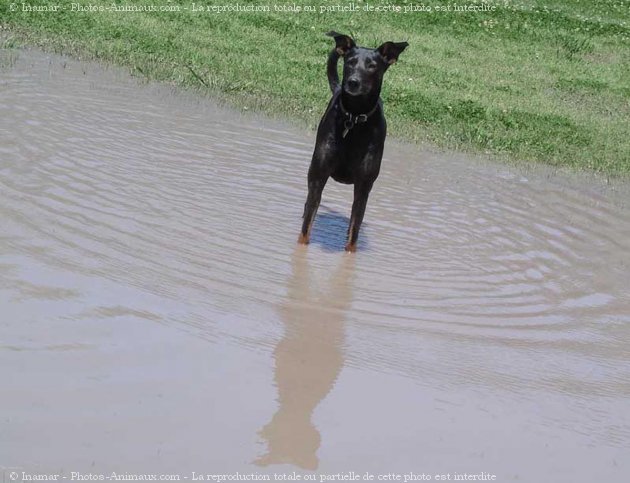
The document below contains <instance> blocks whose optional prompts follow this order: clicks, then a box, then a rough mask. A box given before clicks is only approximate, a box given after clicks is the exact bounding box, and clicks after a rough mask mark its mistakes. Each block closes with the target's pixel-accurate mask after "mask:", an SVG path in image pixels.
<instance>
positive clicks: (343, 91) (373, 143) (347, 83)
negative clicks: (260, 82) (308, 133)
mask: <svg viewBox="0 0 630 483" xmlns="http://www.w3.org/2000/svg"><path fill="white" fill-rule="evenodd" d="M327 35H329V36H331V37H334V39H335V43H336V46H335V48H334V49H333V50H332V51H331V53H330V55H329V57H328V69H327V73H328V83H329V84H330V90H331V91H332V98H331V99H330V102H329V103H328V108H327V109H326V112H325V113H324V115H323V117H322V119H321V121H320V123H319V128H318V129H317V139H316V142H315V150H314V152H313V159H312V160H311V166H310V168H309V170H308V196H307V198H306V203H305V205H304V215H303V218H304V220H303V223H302V231H301V233H300V237H299V239H298V242H299V243H304V244H306V243H308V242H309V239H310V232H311V227H312V226H313V220H314V219H315V214H316V213H317V208H318V207H319V202H320V200H321V197H322V191H323V190H324V186H325V185H326V181H328V178H329V177H332V178H333V179H334V180H335V181H338V182H340V183H346V184H353V185H354V202H353V204H352V214H351V217H350V226H349V227H348V240H347V243H346V250H347V251H351V252H353V251H355V250H356V244H357V239H358V237H359V229H360V228H361V222H362V221H363V215H364V214H365V207H366V204H367V200H368V196H369V194H370V190H371V189H372V185H373V184H374V181H375V180H376V178H377V177H378V173H379V171H380V168H381V158H382V157H383V146H384V144H385V136H386V134H387V125H386V123H385V116H384V115H383V106H382V102H381V98H380V93H381V86H382V83H383V75H384V74H385V71H386V70H387V68H388V67H389V66H390V65H391V64H393V63H394V62H396V60H397V59H398V55H399V54H400V53H401V52H402V51H403V50H405V48H406V47H407V46H408V45H409V44H407V42H385V43H384V44H382V45H381V46H380V47H379V48H377V49H368V48H364V47H357V45H356V44H355V42H354V40H353V39H352V38H351V37H349V36H347V35H343V34H339V33H337V32H328V34H327ZM339 57H343V59H344V63H343V81H342V84H341V86H340V85H339V75H338V74H337V62H338V60H339Z"/></svg>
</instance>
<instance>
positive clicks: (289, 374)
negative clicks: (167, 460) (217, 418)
mask: <svg viewBox="0 0 630 483" xmlns="http://www.w3.org/2000/svg"><path fill="white" fill-rule="evenodd" d="M306 254H307V253H306V251H305V250H304V247H300V246H298V247H297V248H296V250H295V252H294V253H293V258H292V276H291V278H290V280H289V286H288V297H287V300H286V302H285V303H283V304H282V306H281V307H280V315H281V317H282V321H283V323H284V329H285V331H284V337H283V338H282V340H281V341H280V342H279V343H278V346H277V347H276V350H275V360H276V368H275V381H276V385H277V387H278V402H279V408H278V410H277V412H276V414H274V416H273V418H272V420H271V421H270V422H269V423H268V424H267V425H266V426H264V427H263V428H262V430H261V431H260V435H261V436H262V437H263V438H264V439H266V440H267V442H268V453H267V454H266V455H264V456H262V457H260V458H259V459H258V460H256V464H258V465H261V466H266V465H270V464H293V465H296V466H299V467H301V468H304V469H309V470H314V469H316V468H317V466H318V459H317V450H318V449H319V445H320V440H321V437H320V434H319V431H318V430H317V428H315V426H314V425H313V422H312V421H311V418H312V415H313V411H314V410H315V408H316V407H317V405H318V404H319V402H320V401H321V400H322V399H324V397H326V395H327V394H328V393H329V392H330V390H331V389H332V387H333V385H334V383H335V380H336V379H337V376H338V375H339V373H340V372H341V368H342V367H343V363H344V359H343V352H342V347H343V343H344V320H345V313H346V311H347V310H348V307H349V306H350V303H351V302H352V278H353V277H352V274H353V273H354V257H352V256H342V257H341V260H340V262H339V265H338V267H337V268H336V270H335V271H334V273H333V275H332V277H331V278H330V280H328V283H327V284H326V288H325V289H323V290H317V289H316V288H315V287H314V286H313V281H312V280H311V279H310V277H309V274H308V265H307V260H306Z"/></svg>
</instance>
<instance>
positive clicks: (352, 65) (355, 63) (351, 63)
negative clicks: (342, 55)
mask: <svg viewBox="0 0 630 483" xmlns="http://www.w3.org/2000/svg"><path fill="white" fill-rule="evenodd" d="M347 64H348V65H349V66H350V67H354V66H355V65H357V59H349V60H348V61H347Z"/></svg>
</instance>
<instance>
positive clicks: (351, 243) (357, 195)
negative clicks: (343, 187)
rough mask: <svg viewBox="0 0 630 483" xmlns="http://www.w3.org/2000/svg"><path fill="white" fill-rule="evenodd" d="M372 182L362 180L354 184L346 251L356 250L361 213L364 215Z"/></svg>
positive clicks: (361, 220) (361, 219)
mask: <svg viewBox="0 0 630 483" xmlns="http://www.w3.org/2000/svg"><path fill="white" fill-rule="evenodd" d="M372 184H373V181H363V182H361V183H356V184H355V185H354V202H353V203H352V215H351V216H350V225H349V226H348V242H347V243H346V251H347V252H355V251H356V250H357V240H358V239H359V230H360V229H361V223H362V222H363V215H365V207H366V206H367V200H368V196H369V195H370V191H371V189H372Z"/></svg>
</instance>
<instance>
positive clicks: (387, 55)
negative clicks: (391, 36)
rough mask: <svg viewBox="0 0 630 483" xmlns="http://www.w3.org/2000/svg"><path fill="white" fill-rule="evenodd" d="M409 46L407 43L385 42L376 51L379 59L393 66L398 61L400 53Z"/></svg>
mask: <svg viewBox="0 0 630 483" xmlns="http://www.w3.org/2000/svg"><path fill="white" fill-rule="evenodd" d="M408 45H409V44H408V43H407V42H385V43H384V44H383V45H381V46H380V47H379V48H378V49H377V50H378V53H379V54H381V57H383V59H385V62H387V63H388V64H393V63H394V62H396V61H397V60H398V56H399V55H400V53H401V52H402V51H403V50H405V48H406V47H407V46H408Z"/></svg>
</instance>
